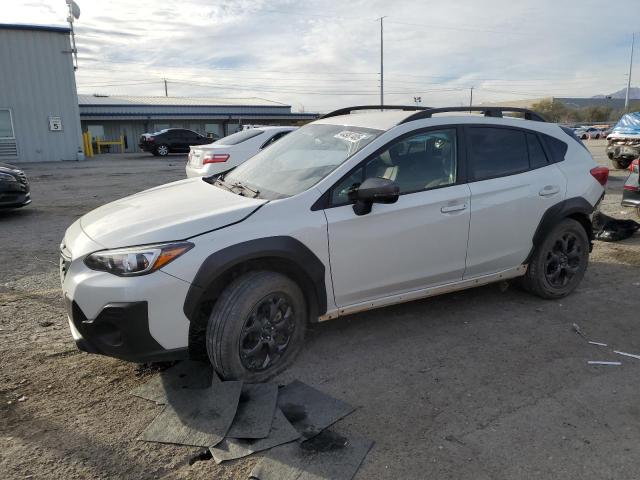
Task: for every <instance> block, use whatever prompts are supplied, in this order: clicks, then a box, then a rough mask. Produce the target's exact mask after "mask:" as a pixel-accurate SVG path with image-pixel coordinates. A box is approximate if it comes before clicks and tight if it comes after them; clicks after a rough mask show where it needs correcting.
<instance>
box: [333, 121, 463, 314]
mask: <svg viewBox="0 0 640 480" xmlns="http://www.w3.org/2000/svg"><path fill="white" fill-rule="evenodd" d="M458 136H459V135H458V130H457V129H456V128H455V127H452V128H439V129H431V130H423V131H420V132H412V133H410V134H408V135H405V136H403V137H401V138H400V139H397V140H395V141H394V142H393V143H391V144H389V145H387V146H386V147H384V148H383V149H382V150H381V151H379V152H377V153H376V154H374V155H373V156H372V157H370V158H368V159H367V160H365V161H364V162H362V163H361V164H360V166H358V167H357V168H356V169H355V170H353V171H352V172H351V173H350V174H349V175H347V176H346V177H345V178H343V179H342V180H341V181H340V182H338V183H337V184H336V185H335V186H334V187H333V189H332V190H331V192H330V205H329V207H328V208H327V209H326V210H325V214H326V216H327V221H328V230H329V253H330V262H331V274H332V279H333V286H334V295H335V301H336V304H337V305H338V307H346V306H349V305H354V304H358V303H362V302H367V301H371V300H375V299H380V298H383V297H387V296H391V295H396V294H401V293H406V292H411V291H414V290H419V289H422V288H425V287H429V286H435V285H442V284H446V283H450V282H456V281H460V280H462V275H463V273H464V269H465V256H466V252H467V240H468V235H469V211H470V208H469V207H470V189H469V187H468V185H467V184H466V181H465V178H464V175H463V172H462V168H461V167H462V165H461V163H460V162H459V161H458V160H459V149H458ZM370 177H383V178H387V179H390V180H393V181H394V182H396V183H397V184H398V185H399V187H400V197H399V199H398V201H397V202H396V203H393V204H381V203H375V204H373V209H372V211H371V212H370V213H368V214H366V215H362V216H358V215H356V214H355V213H354V210H353V204H352V202H350V201H349V200H348V193H349V191H350V190H353V189H354V188H357V186H358V185H359V184H360V183H362V182H363V181H364V179H366V178H370Z"/></svg>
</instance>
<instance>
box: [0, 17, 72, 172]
mask: <svg viewBox="0 0 640 480" xmlns="http://www.w3.org/2000/svg"><path fill="white" fill-rule="evenodd" d="M79 158H82V134H81V130H80V114H79V109H78V96H77V93H76V81H75V75H74V71H73V63H72V58H71V45H70V40H69V29H68V28H63V27H49V26H41V25H9V24H0V162H8V163H20V162H48V161H58V160H77V159H79Z"/></svg>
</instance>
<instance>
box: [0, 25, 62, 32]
mask: <svg viewBox="0 0 640 480" xmlns="http://www.w3.org/2000/svg"><path fill="white" fill-rule="evenodd" d="M0 30H31V31H38V32H55V33H70V32H71V29H70V28H69V27H58V26H55V25H34V24H27V23H0Z"/></svg>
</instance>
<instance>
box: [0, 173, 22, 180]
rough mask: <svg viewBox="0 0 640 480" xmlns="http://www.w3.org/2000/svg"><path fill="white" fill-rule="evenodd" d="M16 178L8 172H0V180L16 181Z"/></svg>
mask: <svg viewBox="0 0 640 480" xmlns="http://www.w3.org/2000/svg"><path fill="white" fill-rule="evenodd" d="M17 181H18V179H17V178H16V177H14V176H13V175H9V174H8V173H2V172H0V182H17Z"/></svg>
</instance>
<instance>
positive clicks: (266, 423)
mask: <svg viewBox="0 0 640 480" xmlns="http://www.w3.org/2000/svg"><path fill="white" fill-rule="evenodd" d="M277 401H278V386H277V385H274V384H270V383H255V384H245V385H243V387H242V393H241V394H240V403H238V411H237V412H236V416H235V418H234V419H233V423H232V424H231V428H230V429H229V432H228V433H227V437H230V438H249V439H255V438H265V437H266V436H267V435H269V431H270V430H271V423H272V422H273V414H274V412H275V410H276V402H277Z"/></svg>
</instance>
